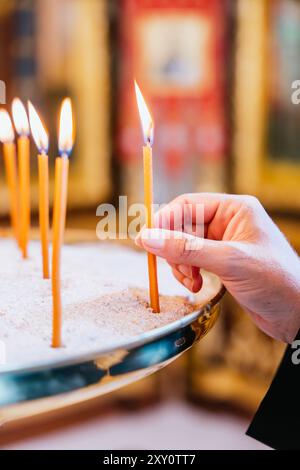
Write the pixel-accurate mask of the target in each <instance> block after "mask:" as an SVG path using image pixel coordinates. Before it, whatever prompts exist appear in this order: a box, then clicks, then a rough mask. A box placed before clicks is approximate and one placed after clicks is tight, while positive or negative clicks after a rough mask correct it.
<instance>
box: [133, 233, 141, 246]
mask: <svg viewBox="0 0 300 470" xmlns="http://www.w3.org/2000/svg"><path fill="white" fill-rule="evenodd" d="M134 243H135V244H136V246H139V247H140V248H142V247H143V244H142V241H141V234H140V233H139V234H138V235H137V236H136V237H135V239H134Z"/></svg>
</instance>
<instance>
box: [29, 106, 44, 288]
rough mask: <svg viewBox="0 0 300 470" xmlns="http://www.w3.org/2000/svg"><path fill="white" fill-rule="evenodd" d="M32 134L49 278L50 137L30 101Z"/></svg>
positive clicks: (41, 225) (41, 229)
mask: <svg viewBox="0 0 300 470" xmlns="http://www.w3.org/2000/svg"><path fill="white" fill-rule="evenodd" d="M28 113H29V122H30V128H31V134H32V136H33V139H34V141H35V144H36V146H37V148H38V151H39V154H38V173H39V223H40V237H41V246H42V260H43V277H44V279H48V278H49V162H48V160H49V158H48V154H47V152H48V148H49V138H48V134H47V131H46V130H45V127H44V125H43V123H42V121H41V119H40V117H39V115H38V114H37V112H36V110H35V108H34V106H33V105H32V104H31V103H30V101H29V102H28Z"/></svg>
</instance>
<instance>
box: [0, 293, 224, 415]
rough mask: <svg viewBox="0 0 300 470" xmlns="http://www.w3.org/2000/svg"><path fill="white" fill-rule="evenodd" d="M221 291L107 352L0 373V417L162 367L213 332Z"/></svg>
mask: <svg viewBox="0 0 300 470" xmlns="http://www.w3.org/2000/svg"><path fill="white" fill-rule="evenodd" d="M225 291H226V290H225V288H224V286H223V285H222V284H221V285H220V288H219V290H218V292H217V294H216V295H215V296H214V297H213V298H212V299H211V300H210V301H208V302H207V303H206V304H205V305H203V306H202V307H200V308H199V309H197V310H195V311H194V312H192V313H190V314H188V315H187V316H185V317H183V318H182V319H180V320H177V321H175V322H172V323H170V324H168V325H166V326H163V327H160V328H157V329H154V330H151V331H149V332H146V333H143V334H142V335H139V336H137V337H134V338H133V339H132V340H130V341H128V342H126V343H122V342H120V343H118V344H116V345H115V346H114V347H113V348H111V349H109V348H102V349H98V350H95V351H91V352H89V353H88V354H81V355H78V356H76V357H74V356H72V357H70V358H67V359H63V360H62V359H58V360H51V361H44V362H40V363H38V362H37V363H35V364H32V365H30V366H25V367H24V368H20V366H14V367H9V366H8V367H4V368H2V369H1V372H0V417H1V411H3V410H5V408H6V407H7V409H10V408H15V406H14V405H17V406H20V405H21V406H22V405H24V404H26V403H28V402H30V403H38V402H45V400H43V399H46V400H47V399H48V398H50V397H51V398H55V397H56V396H59V397H62V396H66V395H68V396H69V395H72V393H70V392H75V393H76V391H77V392H78V391H80V390H83V389H84V390H87V389H91V388H93V387H91V386H94V388H93V390H94V392H93V393H94V396H97V395H101V394H103V393H107V392H109V391H111V390H113V389H116V388H119V387H121V386H123V385H124V384H125V383H130V382H133V381H135V380H138V379H139V378H141V377H144V376H147V375H149V374H150V373H152V372H155V371H156V370H158V369H160V368H162V367H164V365H166V364H167V363H169V362H171V361H172V360H174V359H175V358H176V357H178V356H179V355H181V354H182V353H183V352H184V351H186V350H187V349H189V348H190V347H191V346H192V345H193V344H194V343H196V342H197V341H198V340H199V339H201V338H202V337H203V336H204V335H205V334H206V333H207V332H208V331H209V330H210V329H211V328H212V326H213V325H214V323H215V321H216V319H217V317H218V313H219V309H220V301H221V299H222V297H223V295H224V293H225ZM12 405H13V406H12Z"/></svg>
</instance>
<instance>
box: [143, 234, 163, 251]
mask: <svg viewBox="0 0 300 470" xmlns="http://www.w3.org/2000/svg"><path fill="white" fill-rule="evenodd" d="M141 238H142V244H143V246H144V248H146V249H147V248H149V249H150V250H151V249H152V250H161V249H162V248H163V247H164V244H165V239H164V238H163V237H162V236H161V234H160V233H159V231H157V230H155V229H154V230H150V229H145V230H143V231H142V234H141Z"/></svg>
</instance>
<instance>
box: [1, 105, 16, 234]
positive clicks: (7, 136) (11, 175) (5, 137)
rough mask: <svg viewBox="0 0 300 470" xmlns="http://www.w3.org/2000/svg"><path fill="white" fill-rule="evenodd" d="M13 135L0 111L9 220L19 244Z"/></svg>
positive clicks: (6, 117)
mask: <svg viewBox="0 0 300 470" xmlns="http://www.w3.org/2000/svg"><path fill="white" fill-rule="evenodd" d="M14 140H15V134H14V130H13V126H12V122H11V119H10V116H9V114H8V112H7V111H5V110H4V109H1V110H0V141H1V142H2V143H3V156H4V165H5V172H6V180H7V186H8V191H9V205H10V219H11V225H12V229H13V233H14V236H15V239H16V241H17V243H19V198H18V176H17V157H16V146H15V142H14Z"/></svg>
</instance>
